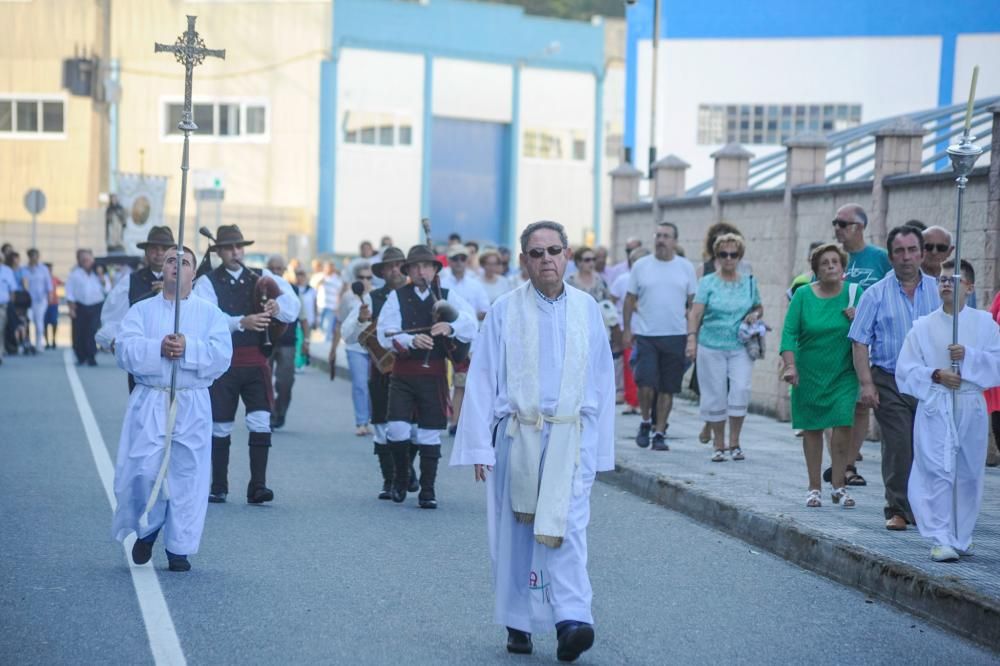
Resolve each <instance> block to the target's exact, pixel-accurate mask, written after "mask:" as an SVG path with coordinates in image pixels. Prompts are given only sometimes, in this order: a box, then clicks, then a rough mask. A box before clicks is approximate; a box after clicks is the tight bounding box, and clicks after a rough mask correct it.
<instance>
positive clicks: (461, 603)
mask: <svg viewBox="0 0 1000 666" xmlns="http://www.w3.org/2000/svg"><path fill="white" fill-rule="evenodd" d="M100 363H101V365H100V366H99V367H97V368H81V369H79V376H80V379H81V382H82V385H83V388H84V390H85V393H86V396H87V398H88V401H89V404H90V406H91V408H92V409H93V412H94V415H95V417H96V420H97V423H98V425H99V429H100V432H101V434H102V436H103V439H104V442H105V444H106V447H107V449H108V453H109V455H111V457H112V459H113V457H114V451H115V450H116V447H117V440H118V435H119V429H120V421H121V415H122V413H123V411H124V406H125V401H126V387H125V377H124V375H123V374H122V373H121V372H120V371H119V370H117V369H116V368H115V367H113V364H112V360H111V359H110V357H108V356H103V357H101V358H100ZM349 401H350V393H349V386H348V384H347V383H346V382H344V381H342V380H340V379H338V380H337V381H336V382H334V383H332V384H331V383H330V382H329V381H328V380H327V379H326V377H324V376H323V375H322V374H321V373H319V372H315V371H310V372H307V373H306V374H303V375H299V377H298V381H297V383H296V388H295V397H294V399H293V403H292V409H291V412H290V415H289V421H288V425H287V427H286V428H285V429H284V430H282V431H281V432H280V433H279V434H278V435H276V437H275V446H274V449H273V450H272V461H273V462H272V466H271V475H270V479H269V480H270V485H271V486H272V487H273V488H274V489H275V492H276V495H277V497H276V501H275V502H274V503H273V504H271V505H266V506H263V507H258V506H248V505H246V504H244V503H240V502H238V501H235V502H231V503H228V504H224V505H211V506H210V507H209V512H208V519H207V524H206V530H205V537H204V540H203V542H202V549H201V552H200V553H199V554H198V555H197V556H195V557H193V558H192V562H193V565H194V568H193V570H192V571H191V572H190V573H188V574H175V573H170V572H168V571H166V562H165V558H164V555H163V552H162V550H161V549H160V548H159V547H158V548H157V550H156V552H155V554H154V560H153V562H154V565H155V567H156V577H157V578H158V579H159V583H160V587H161V588H162V591H163V596H164V598H165V600H166V603H167V607H168V608H169V613H170V616H171V617H172V621H173V624H174V626H175V628H176V633H177V636H178V638H179V643H180V646H181V648H182V650H183V654H184V656H185V657H186V659H187V661H188V662H189V663H191V664H208V663H211V664H230V663H233V664H235V663H268V662H279V661H280V662H284V663H290V664H299V663H314V662H317V663H350V664H386V663H401V662H405V663H408V664H437V663H463V664H492V663H555V658H554V653H555V640H554V636H551V635H546V636H536V640H535V645H536V654H535V656H534V657H530V658H523V657H520V658H518V657H512V656H509V655H507V653H506V652H505V651H504V649H503V641H504V632H503V630H502V629H501V628H499V627H495V626H493V625H492V623H491V618H492V603H493V597H492V592H491V590H490V587H489V565H488V559H487V553H486V539H485V527H484V525H485V516H484V512H485V500H484V497H483V486H481V485H479V486H476V485H474V484H473V483H472V481H471V471H469V470H465V469H460V470H452V469H445V470H443V473H442V474H441V477H440V479H439V486H440V491H439V497H440V503H441V508H440V509H439V510H438V511H436V512H435V511H421V510H419V509H418V508H416V505H415V502H414V501H413V500H412V499H411V500H410V501H408V502H407V504H405V505H403V506H397V505H393V504H392V503H390V502H379V501H377V500H375V491H376V489H377V486H378V485H379V480H378V478H377V470H376V464H375V459H374V457H373V456H372V455H371V444H370V443H369V442H367V441H363V440H361V439H359V438H356V437H354V436H353V434H352V432H351V431H352V430H353V424H352V423H351V418H350V416H349V415H350V404H349ZM0 423H2V432H3V435H2V450H3V452H4V463H3V465H0V543H2V544H3V565H2V567H0V663H4V664H95V663H109V662H114V663H130V664H131V663H135V664H141V663H149V662H153V661H154V659H153V656H152V652H151V648H150V642H149V639H148V638H147V631H146V626H145V624H144V622H143V616H142V614H141V612H140V607H139V602H138V601H137V596H136V592H135V589H134V588H133V585H132V581H131V578H130V576H129V567H128V565H127V563H126V560H125V557H124V555H123V552H122V549H121V547H120V546H119V545H117V544H116V543H114V542H112V541H110V539H109V535H108V533H109V523H110V508H109V504H108V500H107V498H106V497H105V494H104V490H103V486H102V484H101V480H100V478H99V476H98V472H97V468H96V467H95V463H94V458H93V457H92V455H91V452H90V448H89V446H88V442H87V438H86V437H85V435H84V432H83V427H82V425H81V418H80V415H79V412H78V410H77V407H76V404H75V402H74V399H73V396H72V393H71V390H70V386H69V384H68V382H67V370H66V368H65V366H64V360H63V352H62V351H58V352H46V354H45V355H44V356H42V357H38V358H34V359H21V358H14V359H8V360H7V361H6V362H5V363H4V365H3V367H0ZM242 441H245V431H244V430H242V428H238V429H237V432H236V433H235V434H234V442H242ZM448 448H450V447H447V446H446V449H448ZM446 453H447V451H446ZM246 461H247V459H246V453H245V449H243V447H242V446H239V445H236V444H234V448H233V463H232V471H231V479H230V481H231V484H232V487H233V488H235V489H238V488H240V487H241V486H242V485H243V484H245V483H246V481H247V479H248V476H249V472H248V470H247V462H246ZM234 496H235V497H236V498H238V497H239V496H240V493H239V491H238V490H237V491H236V492H234ZM590 544H591V550H590V554H591V574H592V578H593V583H594V589H595V608H594V612H595V615H596V618H597V644H596V645H595V647H594V649H593V650H592V651H590V652H588V653H587V654H586V655H585V656H584V657H583V658H582V659H581V663H590V664H662V663H666V662H677V663H690V664H701V663H704V664H717V663H741V664H754V663H761V664H763V663H769V664H770V663H805V662H809V663H813V664H848V663H851V664H853V663H934V662H941V663H961V664H963V665H965V664H986V663H996V662H995V659H996V655H992V654H990V653H988V652H986V651H983V650H981V649H980V648H978V647H976V646H974V645H972V644H970V643H967V642H965V641H963V640H961V639H959V638H956V637H954V636H952V635H949V634H946V633H944V632H942V631H940V630H938V629H936V628H934V627H931V626H929V625H927V624H926V623H924V622H922V621H920V620H918V619H915V618H913V617H911V616H909V615H906V614H903V613H900V612H898V611H896V610H895V609H893V608H891V607H887V606H884V605H882V604H880V603H869V602H868V601H867V600H866V599H865V597H864V596H863V595H861V594H859V593H857V592H855V591H853V590H850V589H846V588H843V587H841V586H839V585H836V584H835V583H832V582H830V581H828V580H826V579H824V578H820V577H818V576H816V575H813V574H811V573H809V572H806V571H803V570H801V569H799V568H796V567H794V566H791V565H789V564H787V563H786V562H784V561H781V560H778V559H776V558H774V557H771V556H769V555H766V554H762V553H757V552H754V551H753V550H752V549H751V548H749V547H748V546H747V545H746V544H744V543H743V542H740V541H737V540H734V539H731V538H729V537H726V536H724V535H722V534H720V533H718V532H715V531H713V530H710V529H707V528H704V527H702V526H700V525H698V524H696V523H694V522H692V521H690V520H688V519H686V518H684V517H682V516H680V515H678V514H675V513H672V512H670V511H666V510H664V509H662V508H660V507H657V506H653V505H651V504H648V503H646V502H644V501H642V500H640V499H637V498H636V497H634V496H632V495H629V494H626V493H624V492H622V491H619V490H617V489H614V488H612V487H610V486H607V485H604V484H596V485H595V487H594V497H593V519H592V526H591V531H590ZM159 629H162V627H156V626H154V633H155V632H156V631H158V630H159Z"/></svg>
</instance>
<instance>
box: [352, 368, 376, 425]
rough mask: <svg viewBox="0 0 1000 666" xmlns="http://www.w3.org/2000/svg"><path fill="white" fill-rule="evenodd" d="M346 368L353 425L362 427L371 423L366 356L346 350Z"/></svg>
mask: <svg viewBox="0 0 1000 666" xmlns="http://www.w3.org/2000/svg"><path fill="white" fill-rule="evenodd" d="M347 367H348V368H350V370H351V400H352V401H353V402H354V425H355V426H363V425H365V424H367V423H368V422H369V421H371V420H372V419H371V403H370V402H369V399H368V354H367V353H366V352H359V351H353V350H350V349H348V350H347Z"/></svg>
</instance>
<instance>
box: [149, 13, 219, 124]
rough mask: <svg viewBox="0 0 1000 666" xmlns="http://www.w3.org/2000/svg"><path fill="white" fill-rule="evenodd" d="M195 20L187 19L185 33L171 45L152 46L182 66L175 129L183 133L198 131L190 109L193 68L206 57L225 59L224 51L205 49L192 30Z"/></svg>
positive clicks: (195, 17) (155, 50)
mask: <svg viewBox="0 0 1000 666" xmlns="http://www.w3.org/2000/svg"><path fill="white" fill-rule="evenodd" d="M196 20H198V17H197V16H188V17H187V23H188V27H187V31H185V33H184V34H183V35H181V36H180V37H178V38H177V41H176V42H174V43H173V44H160V43H159V42H157V43H156V44H154V46H153V53H163V52H168V53H173V54H174V57H175V58H176V59H177V62H179V63H180V64H182V65H184V111H183V113H182V115H181V122H180V123H178V125H177V128H178V129H179V130H181V131H182V132H185V133H187V132H193V131H195V130H196V129H198V126H197V125H195V124H194V113H193V111H192V108H191V79H192V78H193V77H194V68H195V67H197V66H198V65H200V64H201V63H203V62H204V61H205V58H206V57H208V56H212V57H213V58H222V59H223V60H225V59H226V50H225V49H209V48H205V40H203V39H202V38H201V37H200V36H199V35H198V31H196V30H195V29H194V22H195V21H196Z"/></svg>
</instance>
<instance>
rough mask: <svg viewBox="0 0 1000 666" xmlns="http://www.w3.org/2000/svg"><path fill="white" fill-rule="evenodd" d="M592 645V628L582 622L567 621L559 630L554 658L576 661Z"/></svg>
mask: <svg viewBox="0 0 1000 666" xmlns="http://www.w3.org/2000/svg"><path fill="white" fill-rule="evenodd" d="M593 645H594V628H593V627H592V626H590V625H589V624H585V623H583V622H568V623H566V624H565V625H564V626H563V627H562V629H561V630H560V631H559V643H558V647H557V648H556V659H558V660H559V661H576V659H577V657H579V656H580V655H581V654H583V653H584V652H586V651H587V650H589V649H590V648H591V646H593Z"/></svg>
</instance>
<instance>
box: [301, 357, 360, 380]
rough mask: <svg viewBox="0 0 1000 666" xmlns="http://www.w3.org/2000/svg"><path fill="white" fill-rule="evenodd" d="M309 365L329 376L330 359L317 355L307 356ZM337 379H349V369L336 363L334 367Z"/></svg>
mask: <svg viewBox="0 0 1000 666" xmlns="http://www.w3.org/2000/svg"><path fill="white" fill-rule="evenodd" d="M309 367H311V368H315V369H316V370H319V371H320V372H322V373H323V374H324V375H326V376H327V377H329V376H330V361H329V360H328V359H325V358H320V357H319V356H309ZM335 372H336V376H337V379H346V380H347V381H351V371H350V370H348V369H347V368H345V367H344V366H342V365H338V366H337V369H336V371H335Z"/></svg>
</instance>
